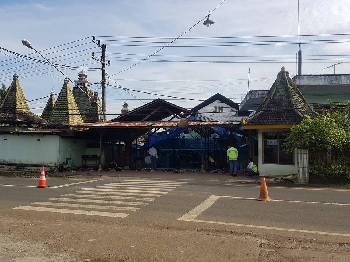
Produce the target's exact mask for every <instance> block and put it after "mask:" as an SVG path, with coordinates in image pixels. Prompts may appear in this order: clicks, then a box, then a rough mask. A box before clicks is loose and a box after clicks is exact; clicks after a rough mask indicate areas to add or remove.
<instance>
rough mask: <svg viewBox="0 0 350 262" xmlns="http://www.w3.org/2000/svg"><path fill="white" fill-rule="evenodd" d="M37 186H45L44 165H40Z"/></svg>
mask: <svg viewBox="0 0 350 262" xmlns="http://www.w3.org/2000/svg"><path fill="white" fill-rule="evenodd" d="M38 187H41V188H44V187H46V177H45V167H44V166H42V167H41V174H40V180H39V185H38Z"/></svg>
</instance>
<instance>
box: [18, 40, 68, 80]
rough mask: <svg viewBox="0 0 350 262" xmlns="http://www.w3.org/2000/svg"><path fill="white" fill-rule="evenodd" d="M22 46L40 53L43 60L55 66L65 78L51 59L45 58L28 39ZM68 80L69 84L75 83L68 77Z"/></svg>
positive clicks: (23, 41)
mask: <svg viewBox="0 0 350 262" xmlns="http://www.w3.org/2000/svg"><path fill="white" fill-rule="evenodd" d="M22 44H23V45H24V46H25V47H28V48H29V49H33V50H34V51H35V53H38V54H39V55H40V56H41V57H42V58H44V60H45V61H46V62H48V63H49V64H50V65H51V66H53V67H54V68H55V69H56V70H57V71H58V72H60V73H61V74H62V75H63V76H65V74H64V73H63V72H62V71H61V70H60V69H59V68H58V67H57V66H56V65H55V64H53V63H52V62H51V61H50V60H49V59H47V58H46V57H45V56H43V55H42V54H41V53H40V52H39V51H38V50H36V49H35V48H34V47H33V45H32V44H31V43H30V42H29V41H28V40H27V39H23V40H22ZM67 79H68V80H69V82H71V83H73V81H72V80H71V79H70V78H69V77H67Z"/></svg>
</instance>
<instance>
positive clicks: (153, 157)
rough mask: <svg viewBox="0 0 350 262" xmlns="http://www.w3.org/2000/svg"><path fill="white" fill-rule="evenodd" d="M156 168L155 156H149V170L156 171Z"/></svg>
mask: <svg viewBox="0 0 350 262" xmlns="http://www.w3.org/2000/svg"><path fill="white" fill-rule="evenodd" d="M156 167H157V158H156V157H155V156H151V168H152V169H156Z"/></svg>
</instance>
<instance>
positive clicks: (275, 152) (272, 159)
mask: <svg viewBox="0 0 350 262" xmlns="http://www.w3.org/2000/svg"><path fill="white" fill-rule="evenodd" d="M287 136H288V133H286V132H284V133H277V132H275V133H273V132H271V133H270V132H269V133H263V146H264V148H263V152H264V154H263V163H266V164H269V163H271V164H280V165H293V164H294V158H293V153H287V152H285V151H284V150H283V143H284V141H285V139H286V138H287Z"/></svg>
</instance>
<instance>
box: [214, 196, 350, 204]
mask: <svg viewBox="0 0 350 262" xmlns="http://www.w3.org/2000/svg"><path fill="white" fill-rule="evenodd" d="M220 197H222V198H234V199H244V200H256V198H254V197H235V196H220ZM270 202H287V203H303V204H320V205H334V206H350V204H347V203H336V202H319V201H302V200H282V199H271V200H270Z"/></svg>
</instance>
